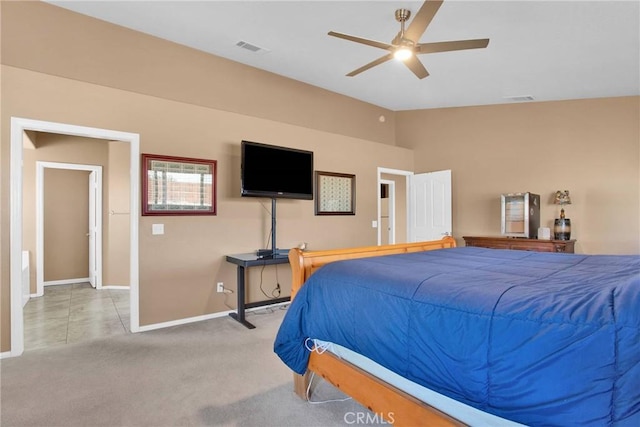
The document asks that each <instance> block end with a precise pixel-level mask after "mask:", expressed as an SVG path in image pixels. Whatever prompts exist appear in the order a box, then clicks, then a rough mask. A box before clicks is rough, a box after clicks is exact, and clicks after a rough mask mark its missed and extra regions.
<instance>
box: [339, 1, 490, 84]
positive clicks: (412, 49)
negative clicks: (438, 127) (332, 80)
mask: <svg viewBox="0 0 640 427" xmlns="http://www.w3.org/2000/svg"><path fill="white" fill-rule="evenodd" d="M441 5H442V1H437V0H426V1H425V2H424V3H423V4H422V6H421V7H420V10H418V13H416V15H415V17H414V18H413V20H412V21H411V23H410V24H409V27H407V29H406V31H405V28H404V26H405V23H406V22H407V20H408V19H409V17H410V16H411V11H410V10H408V9H398V10H396V12H395V17H396V21H398V22H400V32H399V33H398V34H397V35H396V36H395V38H394V39H393V40H392V41H391V43H390V44H388V43H383V42H378V41H375V40H368V39H363V38H361V37H355V36H350V35H348V34H342V33H336V32H335V31H329V35H330V36H333V37H338V38H341V39H345V40H350V41H352V42H356V43H362V44H366V45H368V46H373V47H377V48H380V49H384V50H388V51H389V53H387V54H386V55H384V56H382V57H380V58H378V59H376V60H375V61H372V62H370V63H368V64H366V65H363V66H362V67H360V68H358V69H356V70H353V71H352V72H350V73H349V74H347V76H348V77H353V76H355V75H357V74H360V73H362V72H363V71H366V70H368V69H369V68H373V67H375V66H376V65H380V64H383V63H385V62H387V61H389V60H390V59H392V58H396V59H399V60H401V61H403V62H404V64H405V65H406V66H407V67H408V68H409V69H410V70H411V71H412V72H413V74H415V75H416V77H418V78H419V79H423V78H425V77H427V76H428V75H429V72H428V71H427V69H426V68H425V67H424V65H422V63H421V62H420V60H419V59H418V57H417V55H420V54H424V53H435V52H449V51H453V50H465V49H479V48H485V47H487V45H488V44H489V39H474V40H456V41H448V42H436V43H418V41H419V40H420V37H422V34H423V33H424V32H425V30H426V29H427V26H428V25H429V24H430V23H431V20H432V19H433V17H434V16H435V14H436V12H438V9H439V8H440V6H441Z"/></svg>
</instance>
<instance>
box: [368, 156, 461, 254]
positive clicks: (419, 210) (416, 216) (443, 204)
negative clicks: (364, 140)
mask: <svg viewBox="0 0 640 427" xmlns="http://www.w3.org/2000/svg"><path fill="white" fill-rule="evenodd" d="M390 182H393V187H394V188H395V189H394V197H393V199H394V200H393V203H392V204H391V200H389V201H386V200H384V201H383V198H382V191H383V190H382V189H383V188H384V187H383V185H384V184H385V183H386V184H388V183H390ZM387 188H391V187H387ZM385 204H388V205H389V206H388V209H387V211H389V212H393V221H384V218H383V212H385V211H384V209H383V207H384V205H385ZM451 215H452V213H451V170H442V171H436V172H427V173H421V174H414V173H413V172H411V171H404V170H398V169H389V168H382V167H379V168H378V222H377V224H378V245H382V244H385V243H383V242H384V241H385V240H388V242H389V243H405V242H408V243H410V242H418V241H427V240H436V239H441V238H443V236H451V235H452V229H451V228H452V220H451ZM381 225H382V226H381ZM383 226H387V228H388V229H389V230H385V229H383ZM383 233H384V234H386V235H385V236H384V237H383ZM387 236H389V237H387ZM383 239H384V240H383Z"/></svg>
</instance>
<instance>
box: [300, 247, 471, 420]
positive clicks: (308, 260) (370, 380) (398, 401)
mask: <svg viewBox="0 0 640 427" xmlns="http://www.w3.org/2000/svg"><path fill="white" fill-rule="evenodd" d="M455 246H456V242H455V240H454V239H453V238H452V237H449V236H448V237H445V238H443V239H442V240H435V241H426V242H418V243H401V244H396V245H384V246H367V247H359V248H347V249H334V250H326V251H311V252H303V251H302V250H300V249H298V248H294V249H291V251H290V252H289V263H290V264H291V271H292V274H293V277H292V282H291V298H292V299H293V298H295V294H296V293H297V292H298V290H299V289H300V288H301V287H302V286H303V285H304V283H305V281H306V280H307V279H308V278H309V277H310V276H311V275H312V274H313V273H314V272H315V271H316V270H317V269H318V268H320V267H322V266H323V265H324V264H327V263H330V262H334V261H340V260H346V259H355V258H367V257H374V256H382V255H392V254H401V253H409V252H420V251H429V250H435V249H445V248H453V247H455ZM310 372H314V373H316V374H317V375H320V376H321V377H322V378H324V379H325V380H326V381H328V382H329V383H331V384H333V385H334V386H335V387H337V388H338V389H340V390H342V391H343V392H344V393H346V394H347V395H349V396H351V397H353V398H354V399H355V400H357V401H358V402H360V403H361V404H362V405H364V406H365V407H367V408H368V409H369V410H370V411H372V412H374V413H376V414H379V415H380V416H382V417H384V418H385V419H386V420H387V421H388V422H390V423H392V424H394V425H398V426H403V425H406V426H416V425H429V426H462V425H464V424H463V423H461V422H460V421H458V420H456V419H454V418H452V417H450V416H448V415H447V414H445V413H443V412H441V411H439V410H437V409H435V408H433V407H432V406H429V405H427V404H426V403H424V402H422V401H420V400H418V399H416V398H414V397H412V396H411V395H409V394H407V393H404V392H403V391H401V390H399V389H397V388H395V387H393V386H392V385H390V384H388V383H386V382H384V381H382V380H380V379H379V378H376V377H375V376H373V375H371V374H369V373H367V372H365V371H363V370H362V369H360V368H358V367H357V366H355V365H352V364H351V363H349V362H347V361H345V360H342V359H340V358H338V357H336V356H334V355H333V354H331V353H329V352H324V353H322V354H319V353H316V352H313V353H311V355H310V358H309V365H308V370H307V373H306V374H305V375H297V374H293V377H294V391H295V393H296V394H297V395H298V396H300V397H301V398H302V399H305V400H306V399H307V388H308V386H309V381H310V378H311V376H310Z"/></svg>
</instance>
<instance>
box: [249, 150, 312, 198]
mask: <svg viewBox="0 0 640 427" xmlns="http://www.w3.org/2000/svg"><path fill="white" fill-rule="evenodd" d="M241 161H242V164H241V172H240V175H241V176H240V182H241V184H240V185H241V187H242V196H248V197H270V198H287V199H304V200H312V199H313V152H312V151H306V150H298V149H295V148H287V147H278V146H276V145H268V144H262V143H258V142H251V141H242V158H241Z"/></svg>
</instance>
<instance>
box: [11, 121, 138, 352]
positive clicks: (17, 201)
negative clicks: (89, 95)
mask: <svg viewBox="0 0 640 427" xmlns="http://www.w3.org/2000/svg"><path fill="white" fill-rule="evenodd" d="M37 132H45V133H52V134H60V135H69V136H79V137H84V138H95V139H100V140H104V141H106V142H110V141H121V142H124V143H126V144H127V145H128V156H129V164H128V166H127V169H128V171H129V173H128V175H129V192H128V193H129V194H128V196H129V197H128V201H129V208H130V215H129V222H128V234H129V242H128V246H129V251H128V252H129V265H130V268H129V278H128V282H129V291H128V293H129V303H130V331H131V332H138V331H139V308H138V305H139V290H138V198H139V171H140V166H139V162H138V160H139V155H140V148H139V135H138V134H133V133H127V132H119V131H112V130H106V129H99V128H89V127H83V126H75V125H69V124H63V123H55V122H45V121H37V120H30V119H24V118H16V117H12V118H11V174H10V190H11V194H10V198H11V215H10V224H11V225H10V248H11V249H10V255H11V356H19V355H21V354H22V353H23V351H24V319H23V295H22V294H23V292H22V249H23V166H22V165H23V146H25V145H27V144H28V140H29V134H30V133H31V134H33V133H37Z"/></svg>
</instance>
